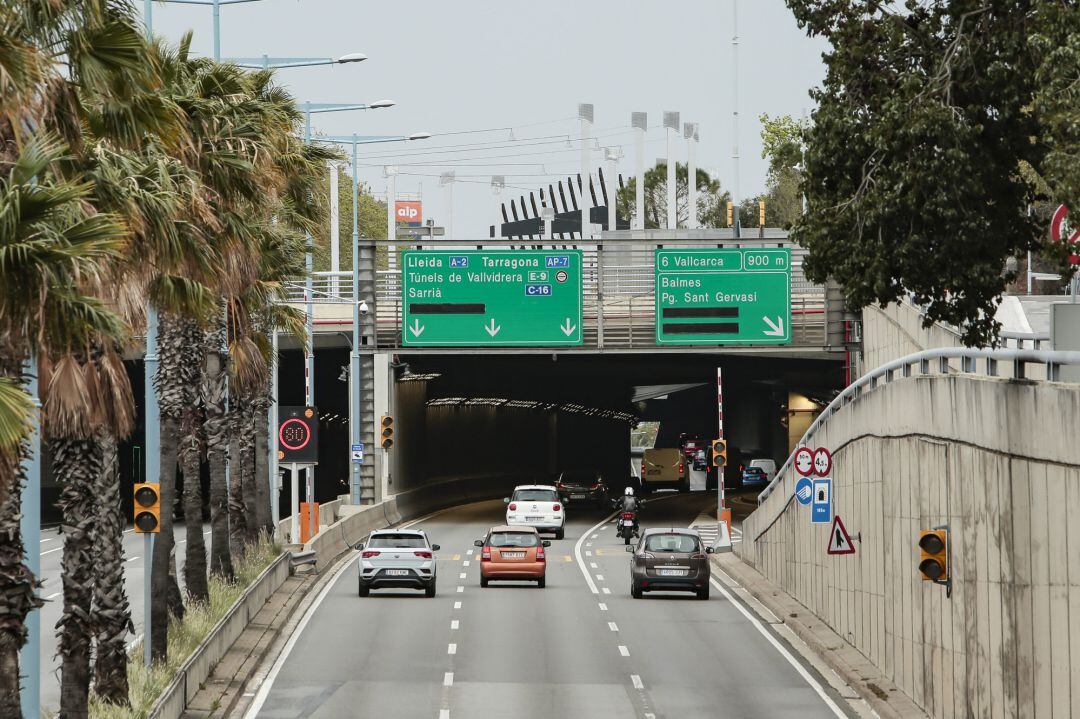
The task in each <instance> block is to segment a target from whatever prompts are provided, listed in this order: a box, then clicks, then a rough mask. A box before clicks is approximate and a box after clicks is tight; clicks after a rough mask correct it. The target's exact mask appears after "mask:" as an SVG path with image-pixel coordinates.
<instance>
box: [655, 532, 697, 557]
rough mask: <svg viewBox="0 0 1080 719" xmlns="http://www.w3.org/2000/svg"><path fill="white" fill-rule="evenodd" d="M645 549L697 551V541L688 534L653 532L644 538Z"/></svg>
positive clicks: (656, 550)
mask: <svg viewBox="0 0 1080 719" xmlns="http://www.w3.org/2000/svg"><path fill="white" fill-rule="evenodd" d="M645 549H646V551H649V552H682V553H690V552H696V551H698V541H697V539H696V538H695V537H691V536H690V535H689V534H654V535H652V536H651V537H649V538H648V539H646V540H645Z"/></svg>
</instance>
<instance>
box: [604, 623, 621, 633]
mask: <svg viewBox="0 0 1080 719" xmlns="http://www.w3.org/2000/svg"><path fill="white" fill-rule="evenodd" d="M607 628H608V629H610V630H611V631H613V632H617V631H619V625H618V624H616V623H615V622H608V623H607Z"/></svg>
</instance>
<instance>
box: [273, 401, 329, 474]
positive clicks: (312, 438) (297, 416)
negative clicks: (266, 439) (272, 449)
mask: <svg viewBox="0 0 1080 719" xmlns="http://www.w3.org/2000/svg"><path fill="white" fill-rule="evenodd" d="M278 461H279V462H286V463H292V462H295V463H296V464H318V463H319V412H318V410H317V409H316V408H314V407H279V408H278Z"/></svg>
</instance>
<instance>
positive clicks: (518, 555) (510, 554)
mask: <svg viewBox="0 0 1080 719" xmlns="http://www.w3.org/2000/svg"><path fill="white" fill-rule="evenodd" d="M502 555H503V557H505V558H506V559H521V558H522V557H524V556H525V552H503V553H502Z"/></svg>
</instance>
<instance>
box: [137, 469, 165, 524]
mask: <svg viewBox="0 0 1080 719" xmlns="http://www.w3.org/2000/svg"><path fill="white" fill-rule="evenodd" d="M134 496H135V518H134V522H135V532H136V533H138V534H151V533H152V534H156V533H158V532H160V531H161V486H160V485H158V484H153V483H149V482H143V483H139V484H136V485H135V495H134Z"/></svg>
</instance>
